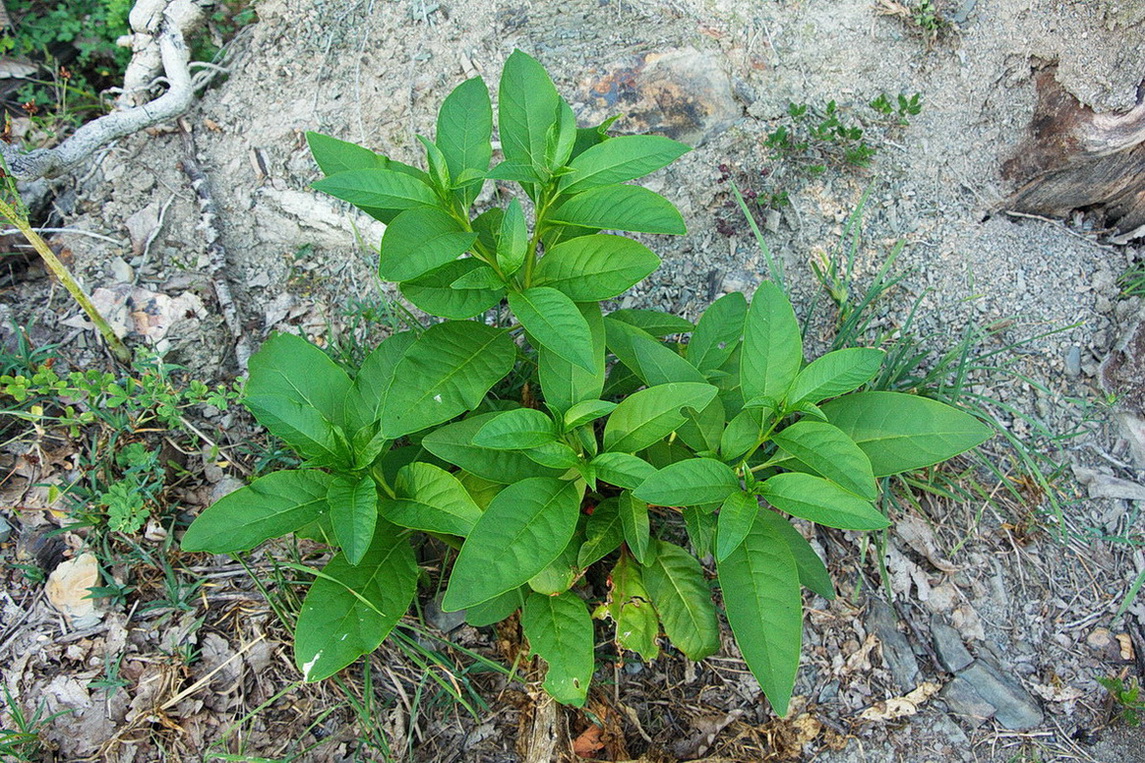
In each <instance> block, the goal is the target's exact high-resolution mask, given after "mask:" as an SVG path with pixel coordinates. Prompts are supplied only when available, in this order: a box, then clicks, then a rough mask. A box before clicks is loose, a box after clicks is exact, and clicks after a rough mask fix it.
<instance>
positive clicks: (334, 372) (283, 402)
mask: <svg viewBox="0 0 1145 763" xmlns="http://www.w3.org/2000/svg"><path fill="white" fill-rule="evenodd" d="M350 385H351V382H350V377H348V376H347V375H346V372H345V371H343V370H342V369H340V368H338V366H336V365H335V364H334V361H332V360H330V357H329V356H328V355H327V354H326V353H324V352H322V350H320V349H318V348H317V347H315V346H314V345H312V344H310V343H309V342H307V341H306V340H305V339H303V338H301V337H298V336H294V335H293V334H275V335H274V336H272V337H271V338H270V339H267V340H266V342H264V343H263V345H262V348H261V349H260V350H259V351H258V352H256V353H255V354H254V355H253V356H251V359H250V380H249V381H248V382H247V385H246V398H245V400H244V401H243V402H244V403H245V404H246V407H247V408H249V409H250V412H251V413H253V414H254V417H255V418H256V419H258V423H260V424H262V425H263V426H264V427H266V428H267V429H269V430H270V432H271V434H274V435H276V436H277V437H279V438H281V439H282V440H283V441H285V442H286V444H287V445H289V446H290V447H292V448H294V450H296V451H298V453H299V455H301V456H303V457H305V458H307V459H309V460H310V461H311V462H312V463H314V464H315V465H316V466H336V465H340V464H345V463H347V462H348V460H349V455H350V454H349V452H348V451H349V446H348V443H347V442H346V441H345V438H344V436H342V437H339V433H338V432H337V431H336V430H335V427H340V426H341V425H342V424H343V422H344V418H343V414H344V405H345V401H346V395H347V394H348V393H349V391H350Z"/></svg>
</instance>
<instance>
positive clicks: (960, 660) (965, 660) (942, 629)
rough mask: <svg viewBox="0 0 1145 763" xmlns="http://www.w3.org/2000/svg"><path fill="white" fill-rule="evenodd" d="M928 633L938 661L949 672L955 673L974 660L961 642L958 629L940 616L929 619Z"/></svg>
mask: <svg viewBox="0 0 1145 763" xmlns="http://www.w3.org/2000/svg"><path fill="white" fill-rule="evenodd" d="M930 633H931V637H932V638H933V640H934V651H935V652H937V653H938V661H939V662H940V663H942V667H944V668H946V669H947V670H948V671H950V672H951V673H957V672H958V671H960V670H962V669H963V668H965V667H966V666H967V665H969V664H970V663H972V662H974V657H973V656H972V655H971V654H970V652H969V651H967V649H966V646H965V645H964V644H963V643H962V637H961V636H959V635H958V631H956V630H954V629H953V628H951V627H950V626H949V625H947V624H946V623H944V622H943V621H942V620H941V619H940V618H937V617H935V618H934V619H932V620H931V621H930Z"/></svg>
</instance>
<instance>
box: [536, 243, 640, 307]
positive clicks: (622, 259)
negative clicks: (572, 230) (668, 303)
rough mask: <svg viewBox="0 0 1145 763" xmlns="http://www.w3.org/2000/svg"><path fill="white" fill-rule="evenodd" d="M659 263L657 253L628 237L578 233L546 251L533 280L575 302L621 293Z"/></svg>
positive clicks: (596, 299)
mask: <svg viewBox="0 0 1145 763" xmlns="http://www.w3.org/2000/svg"><path fill="white" fill-rule="evenodd" d="M659 265H660V258H659V257H657V256H656V255H655V254H653V253H652V252H651V251H650V250H649V249H648V248H647V247H645V246H644V245H643V244H641V243H639V242H637V241H633V240H632V239H630V238H624V237H622V236H609V235H605V234H599V235H592V236H580V237H579V238H574V239H571V240H569V241H565V242H564V243H561V244H557V245H556V246H555V247H553V248H552V249H550V250H549V251H547V252H546V253H545V256H544V257H542V258H541V261H540V262H539V263H537V269H536V272H535V274H534V280H533V283H534V284H536V285H537V286H551V287H553V288H554V289H556V290H558V291H560V292H563V293H564V294H565V295H566V296H567V297H568V298H569V299H571V300H573V301H574V302H597V301H599V300H602V299H611V298H612V297H615V296H617V295H619V294H623V293H624V292H625V291H627V290H628V289H629V288H631V287H632V286H633V285H634V284H636V283H637V282H639V281H641V280H642V279H644V278H645V277H646V276H647V275H648V274H649V273H651V272H652V271H654V270H655V269H656V268H657V267H658V266H659Z"/></svg>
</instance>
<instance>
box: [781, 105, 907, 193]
mask: <svg viewBox="0 0 1145 763" xmlns="http://www.w3.org/2000/svg"><path fill="white" fill-rule="evenodd" d="M868 105H869V106H870V108H871V110H872V111H873V112H874V115H873V117H872V119H870V120H868V121H874V122H876V123H878V124H883V125H884V126H888V123H889V126H890V127H905V126H907V125H909V124H910V121H909V120H908V119H907V117H910V116H915V115H917V114H919V113H920V112H921V111H922V104H921V103H920V96H919V94H918V93H915V94H914V95H913V96H911V97H909V98H908V97H906V96H905V95H901V94H900V95H899V96H898V99H897V102H895V103H892V102H891V100H890V98H889V97H888V96H887V95H886V94H882V95H880V96H879V97H878V98H875V99H874V100H873V101H871V102H870V104H868ZM870 140H871V136H870V133H869V131H868V130H867V128H865V127H864V126H863V124H862V121H861V120H860V119H859V118H858V117H854V116H848V115H847V114H845V113H844V110H843V109H842V108H840V107H839V105H838V104H837V103H836V102H835V101H834V100H831V101H828V102H827V104H826V106H824V107H823V108H817V107H814V106H810V105H808V104H805V103H791V104H788V106H787V116H786V118H785V119H784V120H782V121H781V123H780V124H779V126H778V127H776V128H775V129H774V130H771V131H769V132H768V133H767V137H766V138H765V139H764V145H765V146H766V147H767V148H769V149H771V151H772V153H773V154H775V155H776V156H777V157H778V158H780V159H784V160H787V161H790V162H794V163H795V164H796V165H798V166H800V167H801V168H802V169H803V170H804V171H805V172H807V173H808V174H811V175H819V174H821V173H823V172H825V171H826V170H827V167H828V166H832V165H835V166H842V167H867V166H869V165H870V163H871V160H872V159H873V158H874V156H875V154H877V153H878V148H877V147H876V145H874V144H872V143H871V142H869V141H870ZM875 142H876V143H877V141H875ZM784 198H785V197H784ZM773 203H774V202H773V201H772V202H769V205H772V204H773Z"/></svg>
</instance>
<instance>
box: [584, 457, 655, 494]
mask: <svg viewBox="0 0 1145 763" xmlns="http://www.w3.org/2000/svg"><path fill="white" fill-rule="evenodd" d="M592 466H593V468H595V469H596V476H597V479H600V480H603V481H604V482H607V483H608V484H610V485H616V486H617V487H620V488H625V489H626V490H635V489H636V488H638V487H640V486H641V485H642V484H643V483H644V480H646V479H648V478H649V477H650V476H652V475H653V474H655V473H656V467H654V466H652V464H650V463H648V462H647V461H645V460H644V459H642V458H640V457H638V456H634V455H632V454H630V453H611V452H610V453H601V454H600V455H599V456H597V457H596V458H594V459H593V460H592Z"/></svg>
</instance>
